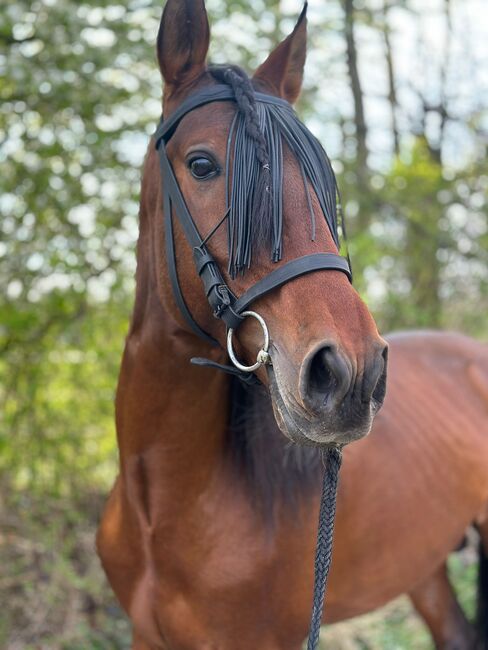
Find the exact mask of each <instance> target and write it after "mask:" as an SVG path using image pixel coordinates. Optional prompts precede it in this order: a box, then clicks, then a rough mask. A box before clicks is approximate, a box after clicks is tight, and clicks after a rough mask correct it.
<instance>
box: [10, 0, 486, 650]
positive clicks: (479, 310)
mask: <svg viewBox="0 0 488 650" xmlns="http://www.w3.org/2000/svg"><path fill="white" fill-rule="evenodd" d="M282 4H283V3H281V2H279V1H278V0H273V2H264V0H253V1H252V2H247V1H246V2H245V1H244V0H233V2H225V1H223V0H208V7H209V11H210V17H211V22H212V26H213V42H212V49H211V58H212V59H213V60H214V61H216V62H223V61H225V60H229V61H232V62H235V63H240V64H243V65H244V66H245V67H247V68H248V69H252V68H253V67H255V66H256V65H258V64H259V63H260V62H261V61H262V60H263V59H264V57H265V56H266V54H267V52H268V51H269V49H270V47H271V46H272V44H273V43H276V42H277V41H278V40H279V39H280V38H282V37H283V35H284V34H285V33H287V32H288V31H289V30H290V29H291V27H292V25H293V19H294V18H295V14H296V12H295V11H293V12H292V13H288V14H287V13H283V6H282ZM369 4H370V3H363V5H364V6H363V5H361V6H362V9H360V10H356V14H355V18H354V19H355V20H356V22H357V23H358V24H359V25H361V27H362V28H364V29H369V30H371V31H370V33H373V32H374V33H378V34H380V33H381V30H384V29H385V26H384V18H381V19H380V18H379V17H378V15H377V12H376V11H375V10H374V8H373V3H371V7H370V6H369ZM392 4H395V3H392ZM396 4H397V5H398V6H403V5H405V4H407V5H408V3H405V2H403V1H402V2H398V3H396ZM289 6H290V5H289V4H287V8H288V7H289ZM407 8H408V7H407ZM310 15H311V21H310V22H311V30H310V32H311V42H312V45H311V48H310V49H311V56H310V57H309V67H308V74H307V77H306V86H305V93H304V96H303V99H302V100H301V102H300V105H299V111H300V113H301V114H302V115H303V116H304V118H305V119H306V120H307V121H308V123H309V124H310V126H311V127H312V128H313V129H314V130H315V131H316V132H317V133H318V134H319V135H320V136H323V137H322V139H323V140H324V143H325V144H326V146H327V147H328V143H329V139H330V133H337V134H339V136H338V142H339V144H338V145H337V146H336V151H335V152H333V163H334V165H335V167H336V169H337V172H338V178H339V185H340V187H341V190H342V195H343V200H344V211H345V214H346V218H347V222H348V225H349V231H350V240H349V245H350V252H351V256H352V260H353V266H354V270H355V281H356V286H357V287H358V288H359V289H360V291H361V292H362V294H363V295H364V297H365V299H366V300H367V301H368V302H369V304H370V305H371V306H372V308H373V309H374V312H375V315H376V316H377V320H378V322H379V323H380V325H381V328H382V329H383V330H387V329H391V328H406V327H419V326H441V327H444V328H455V329H461V330H463V331H465V332H467V333H471V334H474V335H477V336H480V337H486V336H487V334H488V320H487V317H486V314H487V311H488V310H487V309H486V306H487V304H488V286H487V285H488V283H487V274H486V261H487V260H486V250H487V248H488V234H487V232H488V231H487V226H486V190H487V186H488V169H487V163H486V157H485V149H484V147H483V146H482V145H481V144H478V145H477V147H476V148H475V149H474V151H473V153H472V154H471V155H464V156H463V157H461V164H458V165H457V166H456V167H455V168H454V167H453V166H452V165H448V164H446V162H445V161H444V159H443V156H442V152H441V151H440V148H439V146H438V145H437V144H436V143H434V142H433V139H432V137H431V136H430V135H429V133H427V131H426V130H425V129H424V131H422V129H420V130H419V129H416V130H415V133H416V135H415V136H412V135H411V134H410V133H409V131H408V128H405V129H404V132H403V133H402V134H401V136H402V137H401V147H400V153H399V155H398V156H396V157H395V156H393V155H389V156H386V158H385V157H383V160H382V163H381V164H380V165H376V166H375V165H374V164H370V166H369V167H368V168H361V167H360V166H359V164H358V157H357V132H356V130H355V126H354V118H353V114H352V111H351V101H350V97H349V94H348V92H349V91H348V82H347V69H346V67H345V63H344V61H345V55H344V43H343V28H344V18H343V3H341V2H339V1H338V0H335V1H331V2H330V3H327V7H325V5H324V8H322V6H320V7H319V6H318V5H317V7H316V8H314V7H312V6H311V8H310ZM159 16H160V7H159V6H158V4H157V3H156V5H151V4H150V3H148V2H146V1H145V0H120V2H117V3H111V2H110V1H109V0H82V1H81V2H77V1H75V0H34V1H32V2H31V1H30V0H29V1H28V0H13V1H11V2H6V3H3V4H2V7H1V9H0V75H1V78H0V162H1V166H2V173H1V175H0V353H1V356H0V487H1V488H2V490H1V494H2V499H3V503H0V506H2V507H3V511H1V510H0V518H1V521H2V526H1V528H2V535H1V537H0V553H1V559H0V565H1V566H2V567H6V566H7V567H9V570H8V571H7V573H6V575H5V576H1V577H0V590H1V591H2V596H1V600H2V602H9V603H10V605H9V608H7V609H5V610H4V611H3V612H2V616H3V618H2V617H0V645H1V646H2V647H7V648H8V647H9V644H12V645H11V647H12V648H14V647H15V648H20V647H22V648H25V649H27V648H34V647H35V648H38V647H39V648H40V647H42V648H44V647H45V648H50V649H51V650H54V649H56V648H60V649H70V650H76V649H78V648H80V649H81V648H87V647H90V648H100V649H104V650H105V649H108V648H124V647H127V644H128V638H129V631H128V627H127V623H126V621H125V619H124V618H123V616H122V614H121V613H120V611H119V610H115V609H113V608H114V607H115V606H114V604H113V602H112V601H111V596H110V593H109V591H108V589H107V587H106V585H105V583H104V581H103V577H102V575H101V573H100V568H99V566H98V563H97V560H96V556H95V553H94V549H93V531H94V527H95V524H96V519H97V517H98V516H99V512H100V502H101V501H100V495H104V494H106V492H107V490H108V488H109V485H110V483H111V482H112V480H113V477H114V475H115V472H116V466H117V455H116V445H115V435H114V424H113V398H114V392H115V386H116V376H117V370H118V366H119V363H120V356H121V352H122V346H123V340H124V335H125V332H126V330H127V326H128V320H129V317H130V310H131V303H132V292H133V275H134V266H135V265H134V247H135V242H136V238H137V210H138V193H139V181H140V175H141V171H140V162H141V159H142V152H143V151H144V148H145V146H146V144H147V141H148V138H149V134H150V133H151V132H152V131H153V129H154V126H155V124H156V121H157V119H158V118H159V115H160V111H161V99H160V96H161V80H160V75H159V72H158V70H157V67H156V63H155V56H154V51H153V48H154V42H155V37H156V32H157V27H158V21H159ZM229 34H232V38H231V39H229ZM316 53H320V56H319V57H317V55H316ZM324 70H327V79H326V81H327V83H324V78H325V75H324ZM340 83H342V84H343V86H345V88H346V91H347V92H346V95H341V94H340V91H339V90H338V88H339V87H340ZM420 117H422V116H420ZM424 117H425V116H424ZM464 122H465V127H466V129H468V130H469V132H470V133H473V134H476V133H477V132H478V131H479V130H480V128H481V127H480V125H481V123H482V120H481V117H480V116H479V115H478V113H477V112H476V111H473V112H472V113H471V114H469V115H467V116H466V118H465V120H464ZM386 130H387V127H385V131H386ZM463 161H464V162H463ZM14 513H15V514H14ZM454 568H455V571H456V572H457V571H458V569H456V567H454ZM460 573H463V572H462V571H460ZM463 575H464V574H463ZM456 576H457V579H458V581H459V582H460V584H464V582H463V581H464V580H465V578H463V577H462V576H461V575H460V574H458V573H456ZM466 581H467V585H466V587H464V586H463V590H465V591H466V592H467V593H468V594H469V596H468V603H467V604H468V606H471V605H470V603H472V600H473V599H472V593H471V592H472V584H473V576H472V575H471V574H469V575H468V578H466ZM463 593H464V591H463ZM39 603H41V604H39ZM402 612H403V613H396V614H394V615H392V617H391V618H387V622H386V624H385V626H384V627H382V628H381V630H380V632H379V634H380V639H379V640H377V641H376V643H377V645H371V646H366V645H364V647H388V648H393V647H398V648H403V647H405V648H407V647H416V648H421V647H428V645H427V642H426V641H425V635H424V636H423V637H421V636H418V634H417V632H412V631H411V630H410V628H409V626H410V625H411V617H410V615H409V614H407V613H405V611H404V610H402ZM404 623H405V624H404ZM402 630H403V631H402ZM412 634H413V635H414V636H413V637H412V636H411V635H412ZM2 635H3V638H2ZM411 638H415V641H414V642H413V641H409V639H411ZM409 643H414V646H412V645H408V644H409Z"/></svg>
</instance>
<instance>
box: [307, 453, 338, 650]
mask: <svg viewBox="0 0 488 650" xmlns="http://www.w3.org/2000/svg"><path fill="white" fill-rule="evenodd" d="M324 460H325V461H326V467H325V471H324V480H323V485H322V496H321V500H320V513H319V527H318V533H317V546H316V549H315V577H314V587H313V607H312V617H311V621H310V630H309V635H308V643H307V650H316V649H317V647H318V642H319V635H320V625H321V622H322V612H323V609H324V598H325V588H326V585H327V576H328V574H329V569H330V560H331V556H332V541H333V536H334V518H335V510H336V496H337V483H338V479H339V470H340V467H341V462H342V454H341V451H340V450H339V449H337V448H336V447H332V448H330V449H328V450H327V451H326V452H325V453H324Z"/></svg>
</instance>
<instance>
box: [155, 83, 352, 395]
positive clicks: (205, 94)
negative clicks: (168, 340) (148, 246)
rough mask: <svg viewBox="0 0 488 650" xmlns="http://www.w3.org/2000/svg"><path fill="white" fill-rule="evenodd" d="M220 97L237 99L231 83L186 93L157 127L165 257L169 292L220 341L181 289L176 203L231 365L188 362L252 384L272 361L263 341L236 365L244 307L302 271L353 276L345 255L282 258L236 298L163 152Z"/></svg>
mask: <svg viewBox="0 0 488 650" xmlns="http://www.w3.org/2000/svg"><path fill="white" fill-rule="evenodd" d="M255 98H256V101H257V102H264V103H268V104H274V105H277V106H286V107H288V108H290V105H289V104H288V102H286V101H285V100H283V99H280V98H277V97H273V96H272V95H267V94H264V93H260V92H255ZM221 101H235V94H234V91H233V90H232V88H231V87H230V86H227V85H225V84H218V85H214V86H210V87H209V88H205V89H204V90H201V91H199V92H196V93H195V94H193V95H190V97H188V98H187V99H186V100H185V101H184V102H183V103H182V104H181V105H180V106H179V107H178V108H177V110H176V111H175V112H174V113H172V114H171V115H170V116H169V117H168V118H167V119H161V122H160V123H159V126H158V128H157V130H156V134H155V146H156V149H157V151H158V153H159V163H160V170H161V180H162V183H163V212H164V220H165V243H166V257H167V262H168V268H169V275H170V280H171V286H172V289H173V293H174V296H175V299H176V302H177V305H178V307H179V309H180V311H181V313H182V315H183V316H184V318H185V320H186V322H187V323H188V325H189V326H190V327H191V329H192V330H193V331H194V332H195V334H197V335H198V336H199V337H200V338H202V339H203V340H205V341H207V342H208V343H211V344H212V345H219V343H218V341H217V340H216V339H215V338H213V337H212V336H211V335H210V334H208V333H207V332H205V331H204V330H203V329H202V328H201V327H200V325H199V324H198V323H197V322H196V321H195V319H194V318H193V316H192V314H191V312H190V310H189V308H188V306H187V304H186V302H185V299H184V297H183V294H182V291H181V287H180V284H179V281H178V273H177V269H176V253H175V244H174V235H173V217H172V208H173V207H174V211H175V213H176V215H177V217H178V219H179V222H180V224H181V226H182V228H183V232H184V234H185V237H186V239H187V241H188V243H189V244H190V246H191V247H192V249H193V260H194V262H195V268H196V271H197V273H198V275H199V276H200V279H201V280H202V282H203V286H204V290H205V295H206V296H207V300H208V302H209V304H210V307H211V309H212V311H213V315H214V316H215V317H216V318H219V319H221V320H222V321H224V323H225V325H226V327H227V329H228V345H227V348H228V352H229V356H230V358H231V361H232V363H233V364H234V367H233V366H228V365H222V364H219V363H216V362H214V361H211V360H209V359H200V358H193V359H192V360H191V362H192V363H195V364H197V365H205V366H210V367H213V368H217V369H219V370H224V371H225V372H229V373H231V374H233V375H237V376H238V377H239V378H240V379H242V380H243V381H246V382H247V383H256V382H259V380H258V379H257V377H255V375H254V374H252V373H253V372H254V370H256V369H257V368H258V367H259V366H260V365H262V364H263V363H270V357H269V355H268V353H267V345H265V346H264V347H263V349H261V350H260V351H259V353H258V357H257V360H256V363H255V364H253V365H252V366H243V365H242V364H240V363H239V362H238V361H237V359H236V358H235V355H234V352H233V349H232V332H233V331H235V330H236V329H237V328H238V327H239V325H240V324H241V323H242V322H243V321H244V319H245V318H246V316H248V315H255V312H250V311H248V307H249V306H250V305H251V304H252V303H253V302H254V301H256V300H258V299H259V298H262V297H263V296H264V295H266V294H268V293H270V292H271V291H273V290H274V289H277V288H278V287H281V286H282V285H284V284H286V283H287V282H290V281H291V280H294V279H295V278H298V277H300V276H302V275H305V274H306V273H312V272H313V271H324V270H327V271H341V272H342V273H345V274H346V275H347V277H348V278H349V281H351V279H352V278H351V271H350V267H349V263H348V261H347V260H346V259H345V258H344V257H341V256H340V255H336V254H335V253H314V254H311V255H305V256H303V257H298V258H296V259H294V260H291V261H289V262H286V263H285V264H283V265H282V266H280V267H279V268H277V269H276V270H275V271H272V272H271V273H269V274H268V275H267V276H265V277H264V278H262V279H261V280H259V281H258V282H256V283H255V284H254V285H252V286H251V287H250V288H249V289H248V290H247V291H245V292H244V293H243V294H242V295H241V296H239V297H237V296H236V295H235V294H234V293H233V292H232V291H231V289H230V288H229V286H228V285H227V283H226V282H225V280H224V278H223V276H222V273H221V271H220V268H219V266H218V264H217V262H216V261H215V259H214V258H213V256H212V254H211V253H210V252H209V250H208V248H207V246H206V241H207V240H208V237H207V240H204V239H203V238H202V236H201V235H200V233H199V231H198V228H197V226H196V224H195V222H194V220H193V218H192V216H191V214H190V211H189V210H188V207H187V205H186V202H185V199H184V197H183V194H182V192H181V189H180V187H179V185H178V181H177V179H176V177H175V174H174V171H173V168H172V166H171V163H170V161H169V159H168V156H167V153H166V145H167V143H168V141H169V140H170V138H171V136H172V135H173V134H174V132H175V131H176V129H177V127H178V124H179V123H180V121H181V120H182V118H183V117H184V116H185V115H186V114H187V113H189V112H190V111H192V110H194V109H196V108H198V107H200V106H204V105H206V104H209V103H211V102H221ZM258 317H259V315H258ZM258 320H259V322H260V323H261V325H262V327H263V332H264V336H265V340H266V339H267V337H268V331H267V327H266V324H265V322H264V320H263V319H262V318H261V317H259V318H258Z"/></svg>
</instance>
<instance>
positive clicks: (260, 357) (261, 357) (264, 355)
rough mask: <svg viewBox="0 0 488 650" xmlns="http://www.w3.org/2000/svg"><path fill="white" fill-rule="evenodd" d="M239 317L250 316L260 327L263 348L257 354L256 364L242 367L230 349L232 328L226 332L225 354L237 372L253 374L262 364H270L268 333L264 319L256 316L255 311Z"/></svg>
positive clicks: (245, 312) (243, 313)
mask: <svg viewBox="0 0 488 650" xmlns="http://www.w3.org/2000/svg"><path fill="white" fill-rule="evenodd" d="M241 316H252V317H253V318H255V319H256V320H257V321H258V323H259V324H260V325H261V327H262V329H263V334H264V344H263V347H262V348H261V349H260V350H259V352H258V354H257V357H256V363H254V364H253V365H252V366H243V365H242V363H240V362H239V361H238V360H237V358H236V355H235V353H234V349H233V347H232V336H233V334H234V330H233V329H232V328H229V331H228V332H227V352H228V353H229V357H230V360H231V361H232V363H233V364H234V365H235V367H236V368H239V370H242V372H254V371H255V370H257V369H258V368H259V367H260V366H262V365H263V364H266V363H271V357H270V356H269V354H268V347H269V332H268V328H267V326H266V323H265V320H264V318H263V317H262V316H260V315H259V314H257V313H256V312H255V311H243V312H242V314H241Z"/></svg>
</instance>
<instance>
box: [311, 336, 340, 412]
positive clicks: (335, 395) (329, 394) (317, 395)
mask: <svg viewBox="0 0 488 650" xmlns="http://www.w3.org/2000/svg"><path fill="white" fill-rule="evenodd" d="M350 384H351V371H350V369H349V367H348V365H347V364H346V362H345V361H344V359H343V357H342V355H341V354H340V353H339V352H338V350H337V348H336V347H335V346H334V345H324V346H322V347H321V348H319V349H318V350H316V351H315V352H314V353H313V354H312V355H311V356H310V357H309V358H308V359H306V360H305V373H304V381H303V383H302V398H303V400H304V402H305V403H306V405H307V406H309V407H311V409H312V410H314V411H317V410H323V409H324V408H329V407H331V406H333V405H334V404H337V403H338V402H340V401H341V400H342V399H343V397H344V396H345V394H346V393H347V391H348V389H349V386H350Z"/></svg>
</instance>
